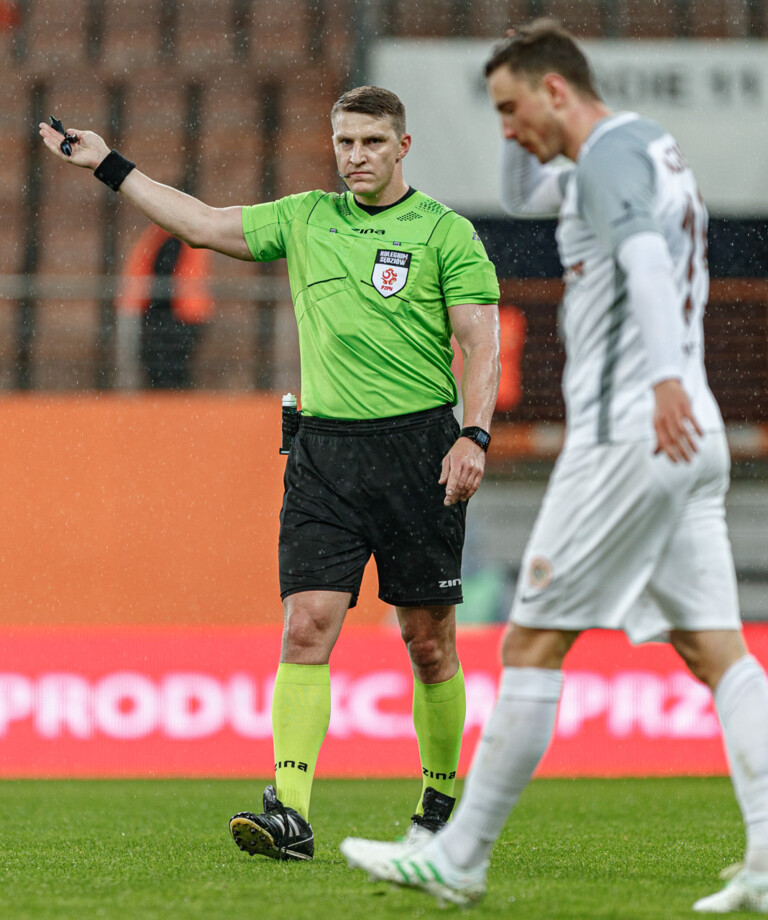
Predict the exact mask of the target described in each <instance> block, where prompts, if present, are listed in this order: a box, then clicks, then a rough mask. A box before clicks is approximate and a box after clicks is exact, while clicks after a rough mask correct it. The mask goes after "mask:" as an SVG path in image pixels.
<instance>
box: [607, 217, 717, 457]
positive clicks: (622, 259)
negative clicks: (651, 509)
mask: <svg viewBox="0 0 768 920" xmlns="http://www.w3.org/2000/svg"><path fill="white" fill-rule="evenodd" d="M616 258H617V261H618V263H619V265H620V266H621V268H622V270H623V271H624V274H625V277H626V285H627V294H628V301H629V306H630V309H631V310H632V312H633V314H634V316H635V319H636V320H637V323H638V325H639V327H640V334H641V335H642V338H643V343H644V345H645V352H646V358H647V361H648V367H649V370H650V374H651V385H652V386H653V393H654V399H655V402H656V408H655V412H654V417H653V425H654V429H655V431H656V452H657V453H659V452H662V451H663V452H664V453H665V454H666V455H667V456H668V457H669V459H670V460H672V462H673V463H677V461H678V460H684V461H686V462H689V461H690V459H691V457H692V456H693V454H694V453H695V452H696V440H695V434H698V435H699V436H701V434H702V430H701V426H700V425H699V423H698V421H697V420H696V418H695V417H694V415H693V411H692V409H691V404H690V400H689V399H688V394H687V393H686V392H685V389H684V388H683V384H682V376H683V373H682V360H683V312H682V308H681V307H680V306H679V301H680V296H679V294H678V292H677V288H676V286H675V281H674V268H673V266H672V258H671V256H670V254H669V248H668V247H667V243H666V240H665V239H664V237H663V236H662V235H661V233H654V232H644V233H636V234H634V235H633V236H630V237H627V239H625V240H624V241H623V242H622V243H621V245H620V246H619V248H618V249H617V251H616Z"/></svg>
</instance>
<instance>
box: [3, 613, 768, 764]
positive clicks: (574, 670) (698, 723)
mask: <svg viewBox="0 0 768 920" xmlns="http://www.w3.org/2000/svg"><path fill="white" fill-rule="evenodd" d="M746 633H747V640H748V643H749V645H750V649H751V651H752V652H753V654H755V655H756V656H757V657H758V659H760V660H761V661H762V662H764V663H765V662H766V661H768V626H762V625H752V626H748V627H747V629H746ZM500 638H501V630H500V628H498V627H494V628H485V629H477V630H467V631H461V632H460V635H459V648H460V653H461V659H462V664H463V668H464V673H465V678H466V686H467V720H466V730H465V742H464V750H463V753H462V759H461V769H460V772H461V773H462V774H464V773H466V770H467V768H468V766H469V762H470V759H471V755H472V751H473V749H474V745H475V743H476V741H477V738H478V736H479V733H480V730H481V727H482V725H483V723H484V721H485V719H486V718H487V716H488V714H489V713H490V711H491V708H492V706H493V703H494V700H495V697H496V686H497V683H498V676H499V664H498V654H499V644H500ZM0 649H2V653H0V776H2V777H42V776H52V777H59V776H72V777H79V776H83V777H85V776H155V777H157V776H220V777H242V776H269V775H270V774H271V772H272V741H271V729H270V709H271V699H272V687H273V683H274V674H275V669H276V665H277V661H278V657H279V650H280V631H279V629H276V628H271V627H255V628H240V627H237V628H235V627H232V628H229V627H226V628H216V627H193V628H189V627H188V628H178V627H174V628H167V629H166V628H157V629H154V628H148V627H147V628H135V629H131V628H127V627H126V628H121V627H108V628H107V627H105V628H103V629H99V628H95V627H89V628H72V629H64V628H61V629H54V628H42V627H34V628H33V627H30V628H3V629H2V630H0ZM331 676H332V695H333V714H332V717H331V725H330V729H329V732H328V737H327V739H326V742H325V745H324V746H323V750H322V752H321V755H320V761H319V764H318V771H317V775H318V776H410V775H413V774H414V772H418V769H419V768H418V756H417V751H416V741H415V736H414V732H413V725H412V723H411V694H412V677H411V671H410V667H409V664H408V660H407V656H406V653H405V649H404V648H403V645H402V642H401V640H400V637H399V633H398V631H397V630H396V629H393V628H388V627H355V626H349V627H348V628H347V629H346V630H345V631H344V632H343V634H342V637H341V639H340V641H339V643H338V645H337V647H336V649H335V651H334V653H333V657H332V660H331ZM725 772H726V763H725V758H724V754H723V749H722V744H721V740H720V729H719V725H718V721H717V716H716V714H715V710H714V707H713V704H712V699H711V696H710V694H709V692H708V691H707V689H706V688H705V687H703V686H702V685H701V684H699V683H698V682H697V681H695V680H694V679H693V678H692V677H691V676H690V675H689V674H688V673H687V672H686V670H685V669H684V667H683V666H682V664H681V663H680V661H679V660H678V659H677V657H676V656H675V654H674V653H673V652H672V651H671V649H669V648H668V647H667V646H664V645H647V646H641V647H633V646H632V645H630V644H629V643H628V642H627V640H626V639H625V638H624V637H623V636H622V635H619V634H612V633H603V632H592V633H589V634H586V635H585V636H583V637H582V638H581V639H580V640H579V641H578V642H577V643H576V645H575V646H574V648H573V649H572V651H571V653H570V655H569V657H568V667H567V669H566V679H565V685H564V690H563V697H562V701H561V704H560V710H559V716H558V722H557V728H556V734H555V739H554V743H553V744H552V746H551V748H550V750H549V752H548V753H547V756H546V758H545V759H544V761H543V763H542V765H541V767H540V770H539V775H545V776H626V775H635V776H637V775H677V774H688V775H693V774H722V773H725Z"/></svg>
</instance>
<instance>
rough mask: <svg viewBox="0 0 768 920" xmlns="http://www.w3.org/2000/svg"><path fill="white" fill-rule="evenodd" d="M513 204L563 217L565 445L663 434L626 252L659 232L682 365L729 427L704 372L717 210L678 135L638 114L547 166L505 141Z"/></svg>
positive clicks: (713, 423) (692, 395) (718, 426)
mask: <svg viewBox="0 0 768 920" xmlns="http://www.w3.org/2000/svg"><path fill="white" fill-rule="evenodd" d="M502 186H503V202H504V204H505V206H506V207H507V209H508V210H509V211H511V212H512V213H514V214H516V215H518V216H521V215H527V216H530V215H537V216H547V215H548V216H553V215H554V214H555V213H557V214H558V216H559V223H558V229H557V244H558V250H559V254H560V260H561V262H562V265H563V270H564V277H565V295H564V298H563V304H562V310H561V315H560V326H561V334H562V336H563V340H564V342H565V351H566V366H565V372H564V375H563V395H564V398H565V406H566V444H568V445H570V446H584V445H594V444H608V443H618V442H628V441H641V440H652V439H654V438H655V435H654V431H653V411H654V400H653V390H652V380H651V373H650V368H649V363H648V355H647V350H646V347H645V345H644V343H643V339H642V335H641V328H640V323H639V322H638V320H637V319H636V316H637V315H638V314H637V312H636V311H638V310H642V304H636V303H633V304H630V303H629V302H628V300H629V298H628V294H627V286H626V277H625V274H624V271H623V270H622V268H621V266H620V264H619V261H618V259H617V256H616V254H617V251H618V249H619V248H620V247H621V245H622V244H623V243H624V242H626V240H628V239H629V238H630V237H632V236H635V235H636V234H642V233H648V232H651V233H660V234H661V236H662V237H663V238H664V240H665V241H666V245H667V247H668V249H669V254H670V256H671V259H672V265H673V269H674V287H675V290H676V292H677V302H676V303H672V304H670V305H669V306H670V309H673V310H679V311H680V312H681V314H682V316H683V319H684V323H683V324H682V329H683V331H682V334H681V342H680V345H679V349H680V352H681V354H680V356H679V364H678V366H679V368H680V376H681V378H682V382H683V386H684V387H685V389H686V391H687V393H688V396H689V399H690V400H691V405H692V409H693V414H694V416H695V417H696V418H697V419H698V421H699V423H700V424H701V426H702V428H703V429H704V430H705V431H719V430H722V428H723V422H722V418H721V416H720V411H719V409H718V407H717V404H716V402H715V400H714V397H713V396H712V393H711V391H710V389H709V386H708V384H707V378H706V372H705V369H704V342H703V314H704V308H705V306H706V302H707V298H708V295H709V273H708V268H707V243H706V234H707V222H708V216H707V211H706V208H705V206H704V203H703V201H702V200H701V196H700V194H699V190H698V187H697V185H696V180H695V178H694V176H693V173H692V171H691V169H690V167H689V166H688V164H687V163H686V161H685V159H684V157H683V155H682V153H681V152H680V149H679V147H678V146H677V144H676V142H675V140H674V138H673V137H672V136H671V135H670V134H669V133H667V132H666V131H665V130H664V129H663V128H662V127H660V126H659V125H658V124H656V123H655V122H652V121H649V120H647V119H644V118H640V117H639V116H638V115H636V114H634V113H624V114H620V115H612V116H609V117H608V118H605V119H603V120H601V121H600V122H598V123H597V125H596V126H595V127H594V129H593V130H592V133H591V134H590V136H589V137H588V138H587V140H586V142H585V143H584V144H583V145H582V148H581V150H580V152H579V156H578V160H577V162H576V164H575V165H573V164H569V165H568V166H567V167H558V166H555V165H547V166H542V165H541V164H540V163H539V162H538V160H536V159H535V157H533V156H531V155H530V154H527V153H526V152H525V151H524V150H522V148H520V147H519V145H518V144H517V143H516V142H514V141H511V142H507V144H506V145H505V163H504V176H503V183H502Z"/></svg>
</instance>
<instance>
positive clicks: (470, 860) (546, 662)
mask: <svg viewBox="0 0 768 920" xmlns="http://www.w3.org/2000/svg"><path fill="white" fill-rule="evenodd" d="M577 636H578V633H575V632H565V631H560V630H536V629H528V628H525V627H521V626H517V625H515V624H514V623H512V624H510V627H509V629H508V631H507V633H506V635H505V637H504V643H503V646H502V664H503V666H504V669H503V672H502V676H501V682H500V685H499V693H498V697H497V699H496V704H495V707H494V709H493V712H492V713H491V716H490V718H489V720H488V722H487V723H486V725H485V728H484V729H483V734H482V737H481V739H480V741H479V742H478V744H477V748H476V749H475V753H474V756H473V760H472V768H471V770H470V772H469V775H468V777H467V781H466V783H465V785H464V792H463V794H462V798H461V802H460V804H459V807H458V809H457V812H456V814H455V816H454V818H453V821H452V822H451V824H450V825H449V827H448V828H446V830H445V831H444V832H443V834H441V843H442V846H443V849H444V851H445V853H447V854H450V858H451V861H452V862H453V863H454V864H455V865H456V866H458V867H459V868H461V869H471V868H473V867H476V866H480V865H482V864H483V863H485V862H486V861H487V859H488V856H489V854H490V851H491V849H492V847H493V845H494V844H495V842H496V840H497V839H498V837H499V834H500V833H501V831H502V829H503V827H504V825H505V823H506V821H507V818H508V817H509V813H510V812H511V810H512V809H513V807H514V806H515V804H516V803H517V801H518V799H519V798H520V795H521V794H522V792H523V790H524V789H525V787H526V786H527V785H528V783H529V782H530V779H531V776H532V775H533V772H534V770H535V769H536V767H537V765H538V763H539V761H540V760H541V758H542V757H543V755H544V753H545V751H546V749H547V747H548V745H549V742H550V739H551V736H552V732H553V730H554V726H555V717H556V714H557V705H558V702H559V699H560V692H561V688H562V671H561V666H562V662H563V658H564V657H565V655H566V653H567V651H568V649H569V648H570V647H571V645H572V644H573V642H574V641H575V640H576V638H577Z"/></svg>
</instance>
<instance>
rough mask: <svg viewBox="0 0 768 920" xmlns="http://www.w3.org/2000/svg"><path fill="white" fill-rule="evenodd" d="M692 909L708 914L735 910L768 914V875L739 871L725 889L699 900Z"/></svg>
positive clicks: (744, 870)
mask: <svg viewBox="0 0 768 920" xmlns="http://www.w3.org/2000/svg"><path fill="white" fill-rule="evenodd" d="M693 909H694V910H696V911H699V912H700V913H708V914H728V913H731V911H737V910H743V911H750V912H751V913H755V914H768V873H765V872H760V873H757V872H749V871H747V870H746V869H740V870H739V871H738V872H737V873H736V874H735V875H734V876H733V878H732V879H731V880H730V881H729V882H728V883H727V884H726V886H725V888H723V889H722V890H721V891H716V892H715V893H714V894H710V895H708V896H707V897H706V898H700V899H699V900H698V901H697V902H696V903H695V904H694V905H693Z"/></svg>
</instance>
